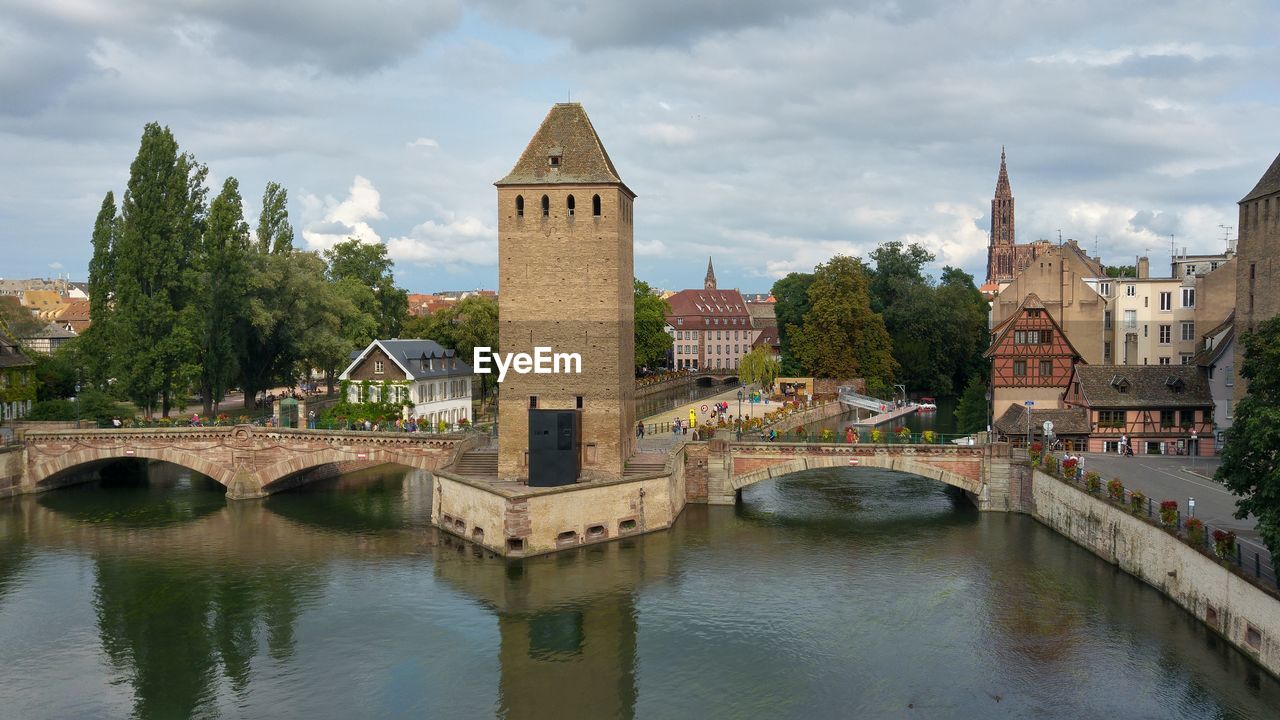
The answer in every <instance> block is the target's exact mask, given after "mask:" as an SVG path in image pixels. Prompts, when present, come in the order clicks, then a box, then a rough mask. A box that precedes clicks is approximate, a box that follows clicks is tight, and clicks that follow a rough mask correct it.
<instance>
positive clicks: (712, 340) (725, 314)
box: [667, 258, 760, 370]
mask: <svg viewBox="0 0 1280 720" xmlns="http://www.w3.org/2000/svg"><path fill="white" fill-rule="evenodd" d="M667 302H668V303H669V304H670V306H671V311H670V312H669V313H668V314H667V326H668V332H670V333H671V334H672V339H673V341H674V342H673V345H672V360H673V363H674V367H675V369H677V370H723V369H729V370H732V369H736V368H737V367H738V364H739V363H740V362H741V361H742V356H743V355H746V354H747V353H749V352H751V346H752V344H753V343H754V342H755V340H756V336H757V335H759V334H760V331H759V330H758V329H756V328H755V327H754V324H753V323H752V321H751V313H750V312H749V311H748V310H747V303H746V300H744V299H743V297H742V293H740V292H738V291H737V290H721V289H719V288H717V287H716V274H715V269H714V268H713V267H712V265H711V259H710V258H708V259H707V277H706V280H705V281H704V282H703V286H702V289H700V290H681V291H680V292H677V293H674V294H673V295H671V296H670V297H668V298H667Z"/></svg>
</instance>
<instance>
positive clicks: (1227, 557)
mask: <svg viewBox="0 0 1280 720" xmlns="http://www.w3.org/2000/svg"><path fill="white" fill-rule="evenodd" d="M1044 457H1046V458H1053V461H1054V462H1053V464H1052V466H1050V467H1046V466H1044V464H1043V463H1044V460H1041V464H1040V467H1041V469H1042V470H1043V471H1045V472H1047V473H1049V474H1050V475H1053V476H1055V477H1058V478H1060V479H1061V480H1063V481H1064V482H1068V483H1071V484H1072V485H1075V486H1077V487H1079V488H1080V489H1081V490H1083V491H1084V492H1087V493H1089V494H1090V495H1093V496H1094V497H1097V498H1099V499H1101V500H1104V501H1109V502H1112V503H1113V504H1118V505H1119V506H1120V507H1122V508H1126V509H1128V510H1129V512H1131V513H1132V514H1134V515H1136V516H1138V517H1140V518H1144V519H1146V520H1147V521H1148V522H1150V523H1152V524H1157V525H1162V526H1163V525H1164V522H1163V519H1162V518H1161V516H1160V510H1161V505H1162V504H1163V503H1166V502H1173V503H1176V505H1177V512H1176V514H1175V515H1174V518H1173V519H1174V522H1173V523H1172V525H1170V526H1167V527H1165V529H1166V530H1168V531H1170V532H1172V533H1173V534H1174V535H1175V536H1177V537H1179V538H1182V539H1183V541H1184V542H1187V543H1188V544H1192V543H1191V540H1190V528H1188V526H1187V521H1188V520H1189V519H1190V518H1191V517H1192V515H1191V513H1190V511H1189V509H1188V508H1187V506H1186V504H1185V503H1183V502H1182V501H1180V500H1177V499H1162V500H1158V499H1156V498H1153V497H1150V496H1148V495H1147V494H1146V493H1143V492H1142V489H1141V488H1124V490H1123V492H1122V493H1121V497H1120V499H1119V500H1115V499H1111V498H1109V496H1108V488H1107V480H1106V479H1105V478H1101V477H1100V478H1099V483H1100V487H1099V489H1097V490H1096V491H1095V490H1090V489H1089V483H1088V479H1087V478H1088V471H1087V470H1086V469H1085V467H1084V464H1083V463H1079V464H1077V465H1076V467H1075V470H1074V471H1072V472H1063V471H1062V470H1061V467H1062V461H1063V460H1065V459H1066V454H1062V455H1058V454H1055V453H1049V454H1047V455H1045V456H1044ZM1055 467H1056V468H1058V470H1057V471H1056V472H1055V471H1054V468H1055ZM1135 494H1136V495H1137V496H1138V502H1137V503H1136V504H1135V503H1134V496H1135ZM1135 505H1136V506H1135ZM1201 522H1202V523H1203V526H1204V527H1203V530H1204V540H1203V542H1202V546H1200V547H1199V548H1198V549H1200V550H1201V551H1203V552H1204V553H1205V554H1207V555H1210V556H1212V557H1215V558H1217V559H1219V560H1220V561H1221V562H1223V563H1226V564H1228V565H1230V566H1232V567H1234V568H1235V569H1237V570H1238V571H1240V573H1241V574H1242V575H1244V576H1245V577H1248V578H1252V579H1253V580H1254V581H1255V582H1256V583H1258V584H1259V585H1263V586H1266V587H1268V588H1275V589H1276V590H1280V574H1278V573H1277V571H1276V566H1275V559H1274V558H1273V557H1272V555H1271V552H1270V551H1268V550H1267V548H1266V547H1264V546H1263V545H1262V544H1261V543H1258V542H1255V541H1253V540H1250V539H1247V538H1241V537H1235V535H1234V532H1232V531H1229V530H1227V529H1226V528H1221V527H1218V526H1216V525H1212V524H1210V523H1206V522H1203V521H1201ZM1215 532H1217V533H1221V534H1222V535H1223V536H1225V535H1226V534H1227V533H1231V537H1232V538H1233V540H1232V542H1231V543H1230V546H1229V547H1227V546H1226V545H1225V543H1224V547H1223V548H1219V547H1217V543H1216V542H1215V540H1214V534H1215ZM1220 549H1221V550H1222V552H1219V550H1220Z"/></svg>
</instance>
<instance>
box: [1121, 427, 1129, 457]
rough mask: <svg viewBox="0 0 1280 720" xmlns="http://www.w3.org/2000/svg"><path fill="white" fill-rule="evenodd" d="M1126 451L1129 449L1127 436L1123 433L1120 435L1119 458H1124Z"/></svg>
mask: <svg viewBox="0 0 1280 720" xmlns="http://www.w3.org/2000/svg"><path fill="white" fill-rule="evenodd" d="M1128 449H1129V436H1128V435H1125V434H1123V433H1121V435H1120V455H1121V457H1123V456H1125V455H1127V454H1128V452H1127V451H1128Z"/></svg>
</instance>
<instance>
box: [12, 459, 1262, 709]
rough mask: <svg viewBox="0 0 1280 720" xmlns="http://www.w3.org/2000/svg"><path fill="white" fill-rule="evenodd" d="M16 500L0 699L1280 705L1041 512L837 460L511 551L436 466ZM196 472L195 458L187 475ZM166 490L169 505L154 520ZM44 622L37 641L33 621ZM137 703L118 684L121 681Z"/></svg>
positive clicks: (302, 703)
mask: <svg viewBox="0 0 1280 720" xmlns="http://www.w3.org/2000/svg"><path fill="white" fill-rule="evenodd" d="M159 470H160V471H159V472H157V473H156V474H155V478H156V484H155V485H148V486H142V487H139V486H132V485H128V484H125V485H121V484H118V483H117V484H114V485H113V484H112V483H111V482H107V483H106V486H105V487H104V485H102V484H99V485H96V486H90V487H85V488H83V489H76V488H69V489H65V490H59V491H55V492H52V493H49V494H46V495H43V496H40V497H38V498H30V497H28V498H21V499H19V500H17V501H14V502H10V503H0V609H3V610H5V612H4V613H3V614H0V707H2V708H5V712H4V713H0V715H5V716H13V717H122V716H126V715H130V714H132V715H133V716H135V717H140V718H168V717H192V716H225V717H272V716H280V715H289V716H297V717H353V718H359V717H379V718H381V717H422V716H431V717H444V716H449V717H485V716H493V715H497V716H501V717H505V718H517V719H522V720H523V719H526V718H527V719H529V720H535V719H541V718H557V719H558V718H565V717H592V718H595V717H621V718H632V717H670V716H673V715H675V716H681V717H698V716H703V717H813V716H817V717H827V716H829V717H886V716H889V717H896V716H902V715H903V714H910V712H911V711H916V712H919V713H922V714H924V715H926V716H935V717H937V716H941V717H988V716H993V715H1004V716H1010V717H1025V716H1038V717H1054V718H1057V717H1063V718H1065V717H1106V716H1117V717H1184V718H1193V717H1205V716H1216V717H1269V715H1268V713H1270V712H1271V711H1272V710H1273V709H1274V707H1276V706H1278V705H1280V684H1278V683H1276V682H1275V681H1274V680H1273V679H1270V678H1268V677H1265V676H1262V675H1261V674H1260V673H1259V672H1258V671H1257V670H1256V668H1253V667H1252V666H1251V665H1250V664H1249V663H1248V662H1247V661H1246V660H1245V659H1244V658H1243V657H1242V656H1240V654H1239V653H1237V652H1236V651H1234V650H1232V649H1230V648H1229V647H1227V646H1226V645H1225V644H1223V643H1221V642H1220V641H1218V640H1217V639H1216V638H1215V637H1214V636H1212V635H1211V634H1209V633H1208V632H1207V631H1205V630H1204V629H1203V628H1202V627H1200V626H1199V625H1198V623H1196V621H1195V620H1194V619H1193V618H1191V617H1190V616H1189V615H1187V614H1186V613H1184V612H1182V611H1181V610H1180V609H1178V608H1176V607H1174V606H1172V604H1171V603H1168V602H1166V601H1164V600H1163V599H1162V598H1161V597H1160V596H1159V595H1158V594H1157V593H1155V591H1154V590H1151V589H1150V588H1147V587H1146V586H1144V585H1142V584H1140V583H1137V582H1136V581H1134V580H1133V579H1132V578H1129V577H1127V576H1125V575H1123V574H1121V573H1118V572H1117V571H1116V570H1115V569H1114V568H1113V567H1111V566H1110V565H1108V564H1106V563H1104V562H1101V561H1099V560H1098V559H1097V558H1095V557H1094V556H1092V555H1090V554H1089V553H1087V552H1084V551H1083V550H1080V549H1079V548H1077V547H1075V546H1074V545H1072V544H1070V543H1069V542H1067V541H1066V540H1063V539H1062V538H1060V537H1058V536H1057V535H1054V534H1053V533H1051V532H1050V531H1048V530H1046V529H1045V528H1043V527H1042V526H1040V525H1039V524H1037V523H1036V522H1035V521H1033V520H1030V519H1028V518H1026V517H1021V516H1012V515H998V514H983V515H980V514H978V513H977V512H976V511H974V510H973V508H972V507H970V506H969V505H968V504H967V501H966V500H964V499H963V498H962V497H960V496H957V495H956V494H954V493H952V492H949V491H948V490H947V489H946V487H945V486H944V485H942V484H940V483H937V482H934V481H931V480H926V479H923V478H919V477H915V476H909V475H903V474H901V473H894V472H890V471H884V470H878V469H871V468H829V469H824V470H815V471H810V472H808V473H802V474H796V475H793V476H789V477H786V478H782V479H779V480H776V481H772V482H767V483H762V484H760V485H756V486H753V487H751V488H749V489H748V490H747V491H745V492H744V499H743V503H742V504H741V505H740V506H738V507H736V508H708V507H702V506H694V507H690V508H688V509H687V510H686V512H685V514H684V516H682V518H681V520H680V521H679V522H678V523H677V524H676V526H675V527H674V528H673V529H672V531H670V532H664V533H657V534H652V535H645V536H642V537H637V538H629V539H627V540H625V541H621V542H616V543H611V544H606V545H598V546H592V547H588V548H583V549H581V550H578V551H576V552H570V553H563V554H559V555H555V556H550V557H541V558H532V559H527V560H524V561H516V562H507V561H504V560H503V559H501V558H496V557H493V556H492V555H491V554H489V553H486V552H483V551H479V550H477V549H476V548H475V547H473V546H471V545H468V544H465V543H463V542H460V541H457V540H455V539H452V538H450V537H449V536H444V535H440V534H438V533H437V532H436V531H435V530H434V529H432V528H431V527H430V526H429V523H428V522H427V519H428V518H429V511H430V500H431V494H430V484H429V482H428V478H427V477H426V476H425V474H422V473H413V472H407V471H404V470H398V469H394V468H382V469H375V470H372V471H367V472H364V473H359V474H352V475H349V476H344V477H342V478H340V479H337V480H335V481H330V482H327V483H320V484H316V485H313V486H304V487H303V488H299V489H297V490H294V491H290V492H287V493H283V494H280V495H277V496H273V497H271V498H269V499H267V500H265V501H262V502H242V503H228V502H226V501H224V500H223V499H222V492H221V490H220V489H219V488H217V487H209V486H206V485H204V484H202V483H201V482H200V481H199V478H195V477H189V476H188V477H187V478H186V479H185V480H183V479H182V478H181V477H178V476H170V475H167V474H166V473H168V472H172V471H170V470H164V469H163V468H159ZM179 475H181V473H179ZM148 495H150V497H152V499H154V500H155V501H156V502H157V504H158V505H160V506H161V507H162V508H163V509H162V510H151V511H146V512H144V511H143V510H142V506H143V505H144V504H145V503H144V502H143V498H144V497H147V496H148ZM29 628H33V629H31V630H30V631H29ZM121 691H123V692H121Z"/></svg>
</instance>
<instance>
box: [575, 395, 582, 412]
mask: <svg viewBox="0 0 1280 720" xmlns="http://www.w3.org/2000/svg"><path fill="white" fill-rule="evenodd" d="M573 401H574V406H575V407H577V408H578V409H579V410H581V409H582V396H581V395H575V396H574V397H573Z"/></svg>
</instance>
